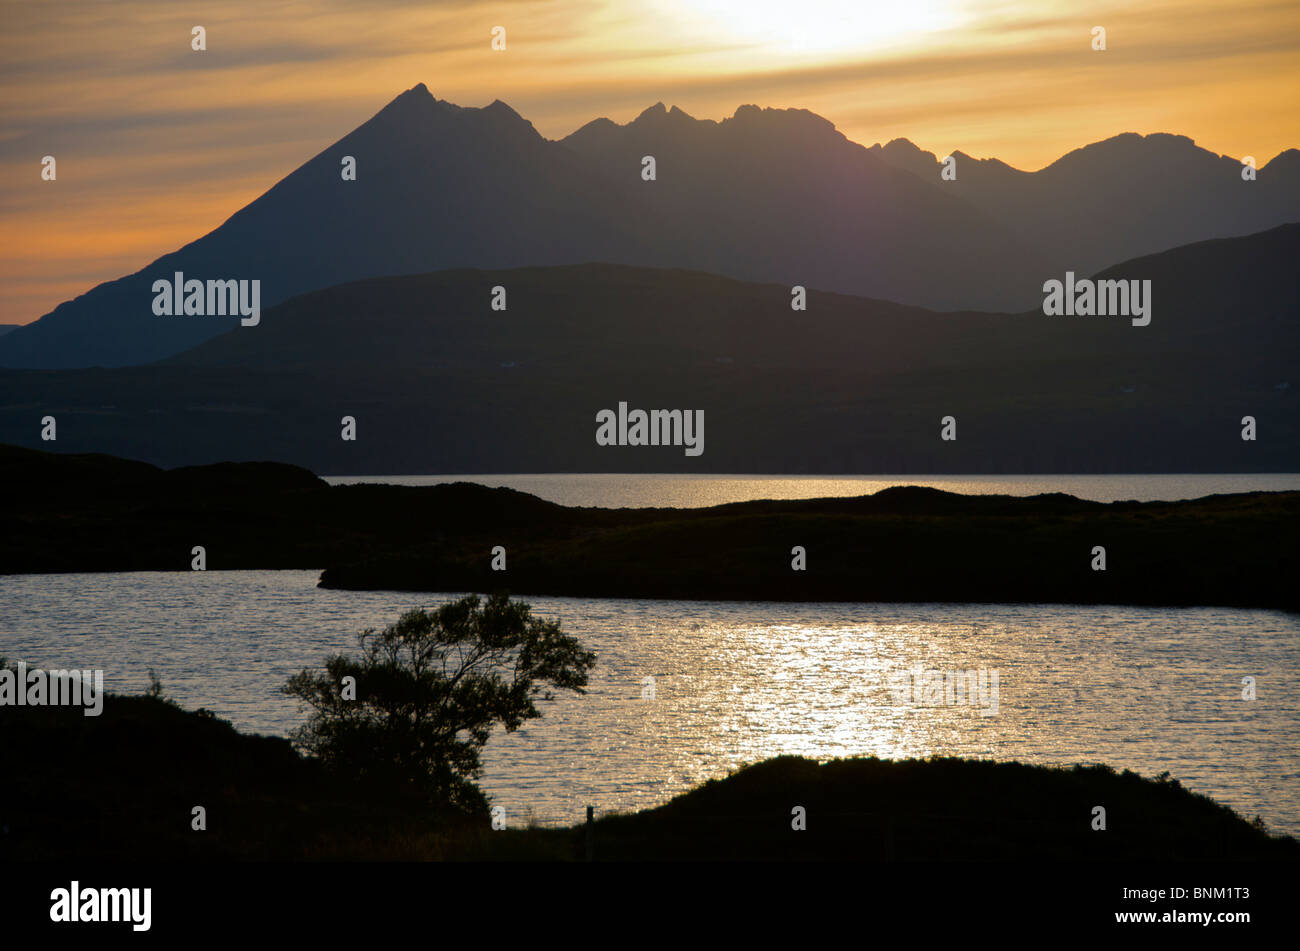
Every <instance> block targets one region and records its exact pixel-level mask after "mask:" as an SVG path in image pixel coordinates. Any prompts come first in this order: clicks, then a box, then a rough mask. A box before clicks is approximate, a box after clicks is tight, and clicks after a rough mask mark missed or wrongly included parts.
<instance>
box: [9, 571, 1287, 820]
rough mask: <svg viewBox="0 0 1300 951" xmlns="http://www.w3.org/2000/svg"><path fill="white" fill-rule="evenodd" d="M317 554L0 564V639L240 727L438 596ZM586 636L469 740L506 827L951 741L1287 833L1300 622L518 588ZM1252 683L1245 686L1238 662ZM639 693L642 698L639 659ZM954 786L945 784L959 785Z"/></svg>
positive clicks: (1220, 612) (270, 727)
mask: <svg viewBox="0 0 1300 951" xmlns="http://www.w3.org/2000/svg"><path fill="white" fill-rule="evenodd" d="M316 579H317V573H316V572H307V571H239V572H216V571H209V572H185V573H128V574H67V575H28V576H0V653H3V654H5V655H7V656H8V657H9V658H10V660H18V659H22V660H26V661H27V662H28V663H29V664H31V665H35V666H41V667H46V668H63V667H72V666H76V667H80V668H102V669H103V670H104V671H105V677H106V680H107V686H108V688H109V689H110V690H113V691H118V692H139V691H142V690H143V689H144V687H145V685H146V683H147V674H146V669H147V668H149V667H153V668H154V669H155V670H156V671H157V673H158V675H159V677H160V678H161V679H162V681H163V684H164V688H165V690H166V692H167V694H168V695H170V696H171V697H173V698H174V699H176V700H177V701H178V702H180V703H181V704H182V705H183V706H185V707H189V708H195V707H200V706H203V707H207V708H209V709H211V710H213V711H214V712H216V713H217V714H218V715H220V716H222V717H225V718H227V719H230V720H231V721H233V723H234V724H235V725H236V726H237V727H238V728H240V729H242V730H246V731H259V732H266V733H277V734H287V733H288V732H290V731H291V730H292V729H293V728H294V727H295V726H297V724H298V723H299V722H300V720H301V714H300V713H299V711H298V709H297V706H296V702H295V701H294V700H292V699H291V698H287V697H284V696H282V695H280V694H279V693H278V692H277V691H278V688H279V686H280V685H281V684H282V683H283V682H284V681H285V679H286V678H287V677H288V676H289V675H290V674H292V673H294V672H296V671H297V670H299V669H300V668H302V667H304V666H311V665H316V664H319V663H321V662H322V661H323V659H324V657H325V656H326V655H327V654H329V653H330V652H333V651H339V650H351V649H353V648H354V647H355V636H356V634H357V633H358V632H359V631H360V630H362V629H363V628H365V627H367V626H373V627H382V626H383V625H385V624H387V623H389V622H391V621H393V620H395V619H396V617H397V615H398V614H399V613H400V612H401V611H403V610H406V609H408V608H411V607H417V606H432V605H435V604H438V603H441V602H442V601H444V600H446V599H447V598H449V597H451V595H446V596H441V595H419V594H406V593H394V592H348V591H326V590H321V589H318V588H316V587H315V583H316ZM527 600H528V601H529V602H530V603H531V604H532V605H533V609H534V613H536V614H538V615H540V616H543V617H556V618H559V619H561V621H562V622H563V625H564V628H565V630H566V631H568V632H569V633H571V634H574V635H576V636H577V637H578V638H579V640H580V641H582V642H583V644H584V645H585V646H587V647H589V648H591V649H593V650H595V651H596V652H597V654H598V660H597V666H596V668H595V670H594V671H593V675H592V680H591V685H590V687H589V690H588V692H587V694H586V695H585V696H581V697H575V696H568V695H565V696H562V697H561V698H559V699H557V700H556V701H555V702H553V703H551V704H548V705H545V706H544V717H543V718H542V719H540V720H536V721H533V722H531V723H529V724H527V725H526V726H525V727H524V728H523V729H521V730H519V731H518V732H517V733H514V734H508V735H507V734H504V733H501V732H497V733H496V734H494V735H493V737H492V739H491V741H490V742H489V744H488V747H487V750H486V751H485V756H484V762H485V773H484V777H483V781H482V785H483V786H484V788H485V789H486V790H487V791H488V792H489V794H490V795H492V796H493V797H494V801H495V802H496V803H497V804H500V805H503V806H505V807H506V810H507V815H508V816H509V817H511V821H512V822H524V821H527V820H528V819H530V818H532V819H535V820H536V821H538V822H542V823H557V822H566V823H567V822H574V821H579V820H580V819H581V818H582V815H583V813H584V807H585V805H587V804H588V803H590V804H592V805H595V806H596V807H597V808H598V809H600V810H601V811H602V812H604V811H610V810H634V809H638V808H642V807H646V806H652V805H656V804H658V803H661V802H663V801H665V800H667V799H668V798H670V797H671V796H672V795H674V794H676V793H678V792H681V791H683V790H685V789H687V788H689V787H691V786H694V785H696V784H698V783H700V782H701V781H703V780H705V779H707V778H711V777H720V776H724V775H726V773H727V772H728V771H729V770H731V769H732V768H733V767H735V766H737V765H740V764H743V763H747V762H753V761H756V760H760V759H764V758H767V757H770V756H775V755H778V754H781V753H793V754H800V755H805V756H811V757H817V758H829V757H836V756H852V755H858V754H870V755H876V756H881V757H907V756H927V755H930V754H936V753H938V754H955V755H962V756H978V757H989V758H996V759H1019V760H1022V761H1027V762H1034V763H1072V762H1098V761H1100V762H1105V763H1109V764H1111V765H1113V766H1115V767H1117V768H1130V769H1134V770H1137V771H1138V772H1140V773H1142V774H1143V775H1147V776H1154V775H1157V774H1159V773H1162V772H1164V771H1166V770H1168V771H1169V772H1170V773H1172V774H1173V776H1174V777H1176V778H1177V779H1179V780H1180V781H1182V782H1183V784H1184V785H1185V786H1187V787H1189V788H1190V789H1192V790H1194V791H1197V792H1203V793H1206V794H1208V795H1210V796H1213V797H1214V798H1215V799H1217V800H1219V801H1220V802H1223V803H1225V804H1227V805H1230V806H1232V807H1234V808H1235V809H1237V810H1238V811H1239V812H1241V813H1243V814H1245V815H1246V816H1247V817H1252V816H1254V815H1255V814H1259V815H1261V816H1262V817H1263V818H1264V819H1265V821H1266V822H1267V823H1268V825H1269V827H1270V828H1272V829H1274V830H1276V831H1285V832H1289V833H1291V834H1300V617H1297V616H1296V615H1291V614H1285V613H1280V612H1273V611H1245V610H1228V609H1218V608H1214V609H1210V608H1197V609H1154V608H1128V607H1080V606H1074V605H1014V606H1013V605H1001V606H1000V605H937V604H874V605H868V604H779V603H767V602H758V603H755V602H685V601H648V600H644V601H643V600H589V599H581V598H529V599H527ZM917 665H919V666H920V667H922V668H923V669H925V670H933V671H961V670H978V669H986V670H991V669H996V670H997V671H998V706H997V713H996V715H991V716H986V715H981V713H980V708H979V707H978V706H970V705H955V704H954V705H937V706H927V705H918V704H916V703H915V702H912V701H908V700H903V699H900V698H899V697H898V696H897V695H896V692H895V691H894V690H892V689H891V683H890V677H891V676H892V675H894V674H896V673H897V672H899V671H901V670H907V669H911V668H914V667H916V666H917ZM1247 676H1250V677H1255V678H1256V682H1257V691H1258V697H1257V699H1256V700H1254V701H1245V700H1243V699H1242V685H1241V682H1242V678H1243V677H1247ZM647 677H653V678H654V698H653V699H643V697H642V694H643V692H644V689H645V686H646V684H647V682H646V680H645V678H647ZM960 794H961V792H960V790H954V791H953V795H960Z"/></svg>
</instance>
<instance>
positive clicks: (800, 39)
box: [652, 0, 964, 59]
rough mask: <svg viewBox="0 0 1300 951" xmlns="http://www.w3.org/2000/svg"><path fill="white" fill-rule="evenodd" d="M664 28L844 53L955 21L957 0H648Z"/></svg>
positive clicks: (919, 39) (776, 51)
mask: <svg viewBox="0 0 1300 951" xmlns="http://www.w3.org/2000/svg"><path fill="white" fill-rule="evenodd" d="M652 6H653V7H655V8H657V10H658V12H659V13H660V14H661V16H662V20H661V23H662V25H663V26H664V28H665V29H666V30H668V31H680V32H681V33H683V34H687V35H688V36H689V38H690V40H692V41H694V42H696V43H698V42H699V41H701V40H702V39H705V38H707V37H710V36H711V37H714V38H715V39H716V40H717V43H718V45H719V47H737V46H741V47H749V48H750V49H751V51H754V52H762V53H764V54H767V55H772V56H777V57H791V58H807V57H821V58H823V59H849V58H853V57H854V56H855V55H860V54H862V53H879V52H881V51H883V50H889V49H893V48H904V47H908V48H910V47H915V46H918V45H922V44H923V43H925V41H926V39H927V37H928V35H930V34H933V33H937V32H940V31H944V30H951V29H954V28H956V27H958V26H960V24H961V22H962V21H963V19H964V16H963V15H962V13H961V12H960V10H959V0H901V2H899V0H888V2H878V0H654V2H653V4H652Z"/></svg>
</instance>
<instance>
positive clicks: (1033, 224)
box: [0, 84, 1300, 369]
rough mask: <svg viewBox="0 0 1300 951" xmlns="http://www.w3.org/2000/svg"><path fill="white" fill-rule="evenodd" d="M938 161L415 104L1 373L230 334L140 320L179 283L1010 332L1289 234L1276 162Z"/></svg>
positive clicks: (1098, 151)
mask: <svg viewBox="0 0 1300 951" xmlns="http://www.w3.org/2000/svg"><path fill="white" fill-rule="evenodd" d="M953 154H954V157H955V159H956V166H955V167H956V179H955V180H954V181H945V180H944V179H943V178H942V177H941V175H940V170H941V168H942V167H943V165H942V162H941V161H940V159H939V157H936V156H935V155H933V154H931V153H928V152H923V151H921V150H920V149H918V148H917V147H915V146H914V145H912V144H911V143H909V142H907V141H906V140H894V141H892V142H890V143H888V144H886V145H883V146H881V145H876V146H873V147H871V148H866V147H863V146H861V145H858V144H856V143H853V142H851V141H849V140H848V139H847V138H845V136H844V135H843V134H841V133H840V132H838V131H837V130H836V129H835V127H834V126H833V125H832V124H831V123H830V122H828V121H827V120H825V119H823V118H821V117H819V116H817V115H815V114H813V113H811V112H808V111H806V110H800V109H763V108H759V107H757V106H752V105H746V106H741V107H740V108H739V109H737V110H736V112H735V114H734V115H733V116H731V117H730V118H727V119H724V120H722V121H720V122H715V121H710V120H697V119H694V118H692V117H690V116H688V115H687V114H686V113H684V112H682V111H681V110H679V109H677V108H675V107H674V108H672V109H666V108H664V106H663V105H662V104H657V105H655V106H653V107H651V108H650V109H647V110H646V111H645V112H643V113H642V114H641V115H640V116H638V117H637V118H636V119H635V120H633V121H632V122H629V123H627V124H626V125H619V124H616V123H614V122H611V121H609V120H608V119H597V120H594V121H593V122H590V123H588V124H587V125H585V126H583V127H582V128H580V129H578V130H577V131H576V132H574V133H573V134H572V135H570V136H568V137H566V138H564V139H560V140H548V139H546V138H544V137H542V136H541V135H540V134H538V133H537V131H536V130H535V129H534V128H533V126H532V124H531V123H529V122H528V121H527V120H526V119H524V118H522V117H521V116H520V115H519V114H517V113H516V112H515V111H514V110H512V109H511V108H510V107H509V106H507V105H506V104H505V103H502V102H500V101H497V102H493V103H492V104H491V105H489V106H486V107H484V108H462V107H460V106H456V105H453V104H452V103H449V102H445V101H442V100H439V99H437V98H435V97H434V96H433V95H432V94H431V93H430V92H429V90H428V89H427V88H426V87H425V86H424V85H423V84H420V85H418V86H416V87H414V88H413V89H410V90H407V91H406V92H404V93H402V94H401V95H399V96H398V97H397V98H396V99H394V100H393V101H392V102H391V103H389V104H388V105H387V106H386V107H385V108H384V109H382V110H381V111H380V112H379V113H378V114H376V115H375V116H374V117H373V118H371V119H370V120H368V121H367V122H365V123H364V124H362V125H361V126H360V127H358V128H357V129H355V130H354V131H352V132H350V133H349V134H347V135H346V136H344V137H343V138H342V139H340V140H339V141H338V142H336V143H334V144H333V145H331V146H330V147H329V148H327V149H325V150H324V151H322V152H320V153H319V154H318V155H316V156H315V157H313V158H312V159H310V160H309V161H307V162H306V163H305V164H303V165H302V166H301V167H299V168H298V169H297V170H295V171H294V172H292V173H291V174H290V175H288V176H287V177H286V178H284V179H283V180H281V181H280V182H278V183H277V184H275V185H274V186H273V187H272V188H271V189H270V190H268V191H267V192H266V193H265V194H263V195H262V196H261V197H259V198H258V199H256V200H255V201H253V202H252V203H251V204H249V205H247V206H246V207H244V208H242V209H240V210H239V211H238V212H236V213H235V214H234V215H232V216H231V217H230V218H229V219H228V220H227V221H226V222H225V223H223V224H222V225H221V226H220V227H218V228H217V229H216V230H214V231H212V232H210V233H209V234H207V235H204V236H203V237H201V238H199V239H198V240H196V241H194V242H192V243H190V244H188V245H185V246H184V247H182V248H180V249H179V250H177V251H175V252H173V253H170V254H167V255H164V256H163V257H161V258H159V259H158V260H157V261H154V262H153V263H151V264H149V265H148V266H146V267H144V268H143V269H141V270H140V271H138V272H136V273H135V274H131V275H128V276H125V277H123V278H120V279H118V280H115V281H111V282H108V283H105V284H101V285H99V286H98V287H95V288H93V289H92V290H90V291H88V292H87V293H86V294H83V295H82V296H80V297H78V298H76V299H75V300H72V301H68V302H65V303H63V304H60V305H59V306H58V307H57V308H55V310H54V311H52V312H51V313H49V314H47V315H45V316H44V317H42V318H41V319H40V320H38V321H35V322H34V323H32V324H29V325H27V326H25V327H21V328H19V329H17V330H15V331H13V332H11V333H7V334H4V335H3V336H0V367H10V368H47V369H60V368H77V367H94V366H100V367H122V366H132V365H139V364H146V363H150V362H153V361H158V360H162V359H165V358H168V357H171V356H174V355H176V354H179V353H181V352H182V351H185V350H187V349H189V348H191V347H193V346H195V345H197V344H200V343H202V342H204V341H206V340H209V339H211V338H214V337H217V336H218V335H220V334H223V333H225V332H227V331H229V330H231V328H232V327H234V328H237V332H242V333H250V332H252V331H250V330H249V329H247V328H238V321H237V319H236V318H230V317H159V316H155V315H154V313H153V311H152V308H151V303H152V301H153V298H154V293H153V291H152V285H153V282H154V281H155V280H157V279H159V278H162V279H165V280H168V281H170V280H171V279H172V276H173V274H174V273H175V272H178V271H179V272H182V273H183V274H184V275H185V276H186V278H196V279H199V280H208V279H212V280H228V279H238V280H259V281H260V282H261V301H262V306H263V307H270V306H272V305H274V304H277V303H280V302H285V301H288V300H290V299H291V298H295V297H297V296H298V295H302V294H305V293H308V292H312V291H318V290H321V289H324V288H327V287H332V286H334V285H338V284H340V283H342V282H349V281H356V280H361V279H369V278H381V277H392V276H397V275H404V274H423V273H427V272H432V271H443V270H455V269H465V268H474V269H481V270H501V269H512V268H521V267H525V268H531V267H548V266H568V265H581V264H588V263H592V262H603V263H608V264H615V265H629V266H635V267H647V268H672V269H689V270H692V271H704V272H709V273H713V274H717V275H722V276H725V277H730V278H733V279H736V280H741V281H747V282H757V283H764V284H775V285H781V286H784V287H785V288H786V293H787V294H788V289H789V288H790V287H791V286H792V285H795V284H799V285H803V286H805V287H808V288H814V289H817V290H818V291H822V292H835V293H840V294H847V295H855V296H859V297H867V298H874V299H878V300H889V301H895V302H898V303H899V304H906V305H912V306H917V307H924V308H929V309H940V310H957V309H960V310H969V311H979V310H988V311H1005V312H1019V311H1023V310H1026V309H1028V308H1030V307H1033V306H1035V305H1036V302H1037V301H1039V300H1041V295H1042V291H1041V288H1042V284H1043V282H1044V281H1045V280H1047V279H1049V278H1053V277H1056V278H1059V277H1060V276H1061V275H1062V274H1064V272H1065V271H1067V270H1071V271H1074V272H1076V273H1079V274H1089V273H1094V272H1096V271H1099V270H1101V269H1103V268H1105V267H1107V266H1110V265H1115V264H1118V263H1120V262H1123V261H1125V260H1129V259H1132V258H1136V257H1139V256H1143V255H1149V254H1153V253H1156V252H1160V251H1165V250H1168V249H1171V248H1174V247H1177V246H1181V245H1186V244H1190V243H1194V242H1199V241H1203V240H1207V239H1213V238H1224V237H1235V236H1242V235H1247V234H1252V233H1256V232H1261V231H1265V230H1267V229H1269V228H1273V227H1275V226H1277V225H1280V224H1285V223H1289V222H1293V221H1300V152H1297V151H1296V150H1294V149H1292V150H1288V151H1286V152H1283V153H1282V154H1280V155H1278V156H1277V157H1275V158H1273V159H1272V160H1271V161H1269V162H1267V163H1263V164H1261V167H1260V168H1259V170H1258V178H1257V180H1255V181H1244V180H1243V178H1242V174H1241V170H1242V166H1241V164H1240V162H1239V161H1237V160H1235V159H1231V158H1227V157H1224V156H1218V155H1215V154H1213V153H1211V152H1208V151H1206V150H1204V149H1201V148H1198V147H1197V146H1196V145H1195V144H1194V143H1193V142H1192V141H1191V140H1190V139H1187V138H1184V137H1181V136H1173V135H1163V134H1153V135H1147V136H1139V135H1135V134H1124V135H1119V136H1116V137H1115V138H1112V139H1108V140H1106V141H1104V142H1098V143H1094V144H1092V145H1089V146H1086V147H1084V148H1081V149H1078V150H1076V151H1074V152H1071V153H1069V154H1068V155H1066V156H1064V157H1062V158H1061V159H1059V160H1058V161H1056V162H1054V163H1052V164H1051V165H1049V166H1047V167H1046V168H1044V169H1041V170H1039V171H1037V172H1023V171H1018V170H1016V169H1014V168H1011V167H1010V166H1008V165H1006V164H1004V163H1002V162H999V161H997V160H994V159H984V160H979V159H973V158H970V157H968V156H966V155H964V154H963V153H960V152H957V153H953ZM647 155H651V156H654V158H655V178H654V180H652V181H647V180H645V179H643V177H642V170H643V163H642V160H643V157H645V156H647ZM346 156H351V157H353V158H354V159H355V161H356V180H355V181H345V180H344V179H343V176H342V174H341V168H342V163H343V161H344V158H345V157H346ZM179 198H180V196H178V200H179ZM347 293H352V292H347ZM512 306H513V305H512ZM370 316H371V315H368V314H367V315H365V319H369V318H370ZM608 316H609V319H610V321H617V320H619V319H627V318H625V317H623V316H622V315H619V314H614V313H611V314H610V315H608ZM647 316H649V315H647ZM697 329H698V330H703V328H697ZM704 332H707V331H704ZM357 333H358V335H360V336H365V335H366V333H367V331H366V330H365V329H364V326H359V327H358V329H357ZM265 336H266V335H262V337H258V338H256V339H259V340H261V339H263V337H265ZM250 359H252V357H250Z"/></svg>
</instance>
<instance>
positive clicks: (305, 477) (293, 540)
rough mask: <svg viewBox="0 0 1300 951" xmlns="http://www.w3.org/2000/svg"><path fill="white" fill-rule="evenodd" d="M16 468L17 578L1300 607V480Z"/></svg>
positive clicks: (9, 471) (92, 461)
mask: <svg viewBox="0 0 1300 951" xmlns="http://www.w3.org/2000/svg"><path fill="white" fill-rule="evenodd" d="M0 485H3V486H4V493H3V495H2V496H0V524H2V525H3V527H4V531H3V532H2V533H0V573H27V572H71V571H188V570H190V569H191V563H192V555H191V553H192V550H193V548H194V547H195V546H202V547H203V548H204V550H205V555H206V568H207V569H208V570H232V569H287V568H298V569H318V568H321V567H322V566H325V571H324V572H323V574H322V576H321V585H322V586H324V587H331V588H344V589H354V590H404V591H438V592H463V591H494V590H509V591H511V592H512V593H515V594H522V595H553V596H574V597H628V598H632V597H641V598H671V599H687V600H690V599H696V600H728V599H731V600H786V601H948V602H973V603H1008V602H1022V603H1081V604H1145V605H1220V606H1240V607H1261V608H1282V609H1287V610H1296V609H1297V608H1300V591H1298V590H1297V588H1296V586H1295V584H1294V579H1295V578H1296V576H1297V575H1298V574H1300V541H1298V540H1300V492H1251V493H1242V494H1234V495H1214V496H1207V497H1205V498H1202V499H1195V500H1189V501H1182V502H1113V503H1101V502H1090V501H1084V500H1081V499H1077V498H1074V497H1073V496H1069V495H1063V494H1052V495H1038V496H1033V497H1028V498H1016V497H1012V496H990V495H985V496H979V495H976V496H964V495H957V494H955V493H950V492H942V491H939V490H936V489H927V488H918V487H898V488H892V489H886V490H884V491H881V492H877V493H876V494H874V495H870V496H862V497H859V498H840V499H809V500H800V501H781V502H775V501H759V502H743V503H735V504H730V505H719V506H713V507H710V508H701V509H665V508H661V509H597V508H567V507H565V506H561V505H556V504H553V503H551V502H546V501H544V500H542V499H539V498H536V497H535V496H531V495H528V494H525V493H522V492H516V491H513V490H510V489H489V488H486V487H483V486H478V485H472V484H469V483H454V484H444V485H437V486H428V487H422V488H413V487H401V486H386V485H355V486H329V485H328V484H326V483H325V482H323V481H322V480H320V479H317V478H316V477H315V476H314V475H312V474H311V473H310V472H307V471H306V470H304V469H298V468H296V467H293V466H286V465H280V464H274V463H239V464H234V463H225V464H221V465H213V466H196V467H189V468H181V469H173V470H167V471H165V470H162V469H158V468H156V467H154V466H151V465H147V464H145V463H138V462H128V461H125V460H121V459H116V458H113V457H109V456H70V455H69V456H65V455H56V454H53V453H45V452H39V451H35V450H28V449H20V448H16V447H0ZM496 546H501V547H503V548H505V550H506V570H504V571H498V570H493V568H492V562H493V556H492V550H493V548H494V547H496ZM795 546H802V547H803V548H804V549H805V551H806V558H807V568H806V570H802V571H795V570H793V569H792V567H791V564H792V561H793V558H794V556H793V554H792V549H793V548H794V547H795ZM1097 546H1101V547H1103V548H1105V552H1106V569H1105V570H1104V571H1097V570H1093V567H1092V565H1093V562H1094V558H1095V556H1094V554H1093V549H1094V548H1095V547H1097Z"/></svg>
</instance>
